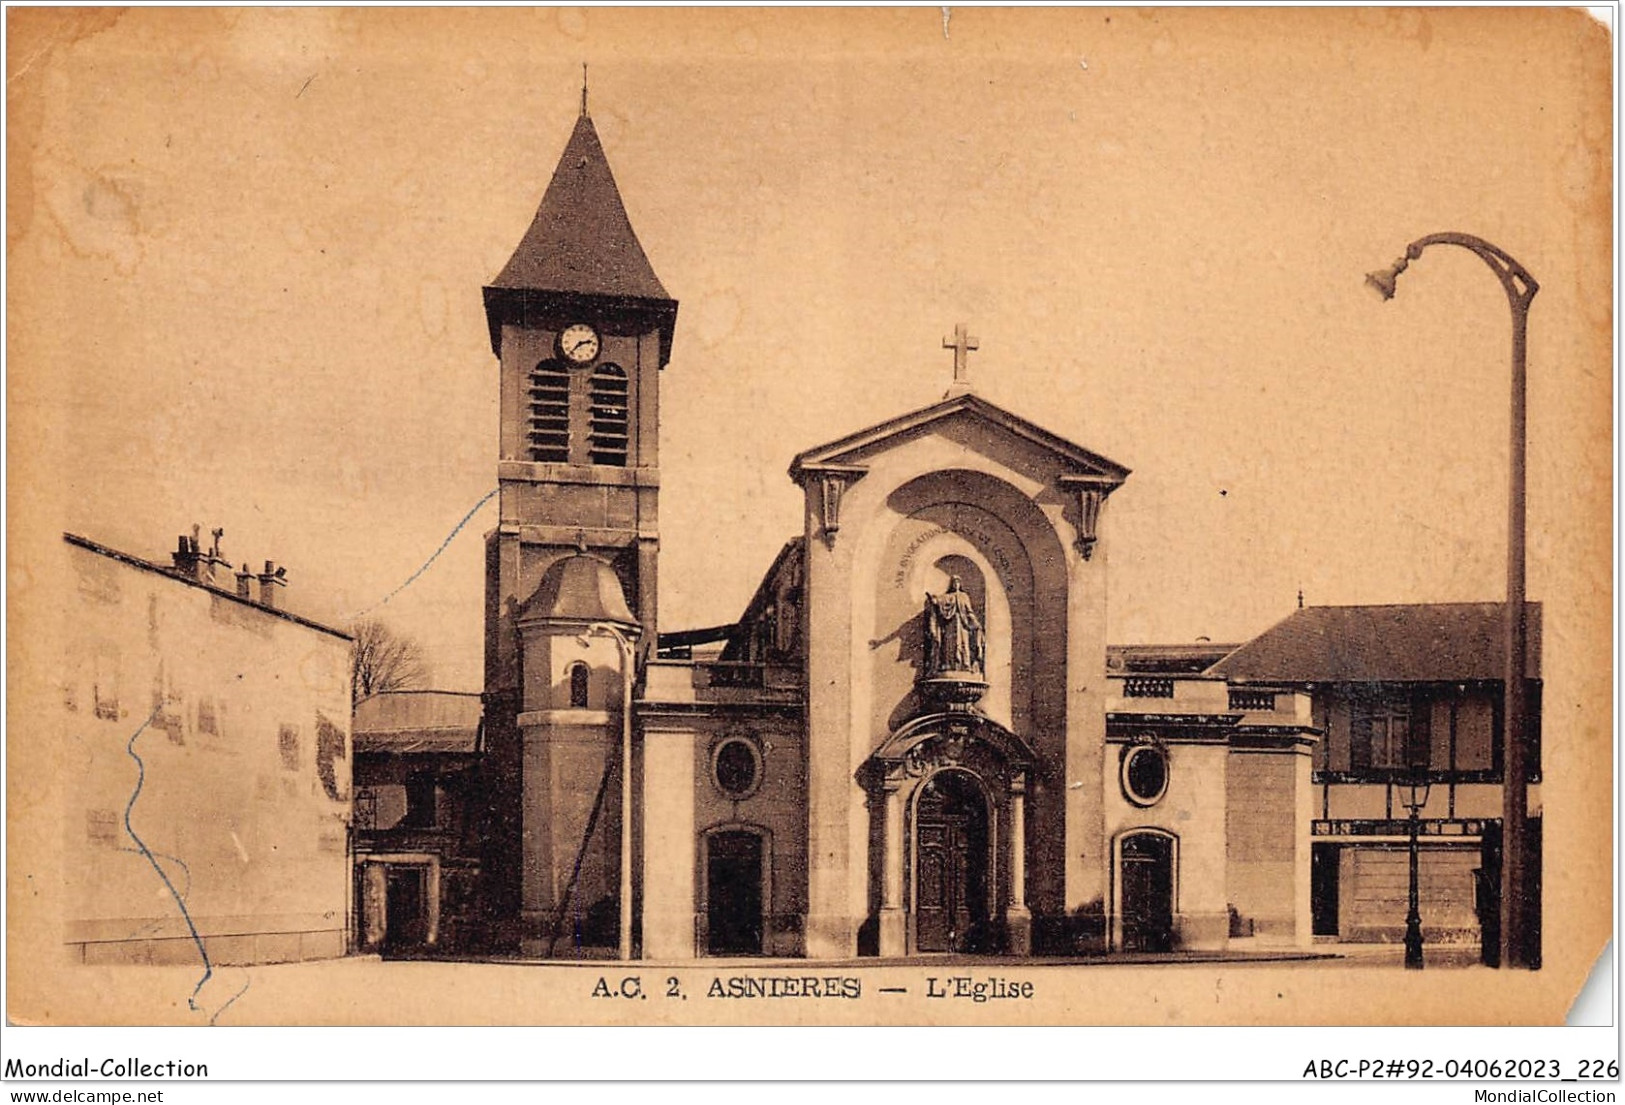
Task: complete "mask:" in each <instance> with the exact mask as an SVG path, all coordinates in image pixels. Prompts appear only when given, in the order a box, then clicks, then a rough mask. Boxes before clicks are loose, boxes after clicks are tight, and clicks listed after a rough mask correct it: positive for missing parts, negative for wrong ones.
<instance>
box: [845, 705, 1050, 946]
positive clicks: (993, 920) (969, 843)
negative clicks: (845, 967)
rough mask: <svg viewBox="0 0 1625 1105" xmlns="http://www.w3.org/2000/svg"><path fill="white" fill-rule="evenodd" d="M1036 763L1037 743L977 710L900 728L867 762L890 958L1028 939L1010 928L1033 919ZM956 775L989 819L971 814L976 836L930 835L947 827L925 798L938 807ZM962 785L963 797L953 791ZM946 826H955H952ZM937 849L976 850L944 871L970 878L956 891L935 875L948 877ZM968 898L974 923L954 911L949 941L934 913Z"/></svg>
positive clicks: (876, 880) (876, 901)
mask: <svg viewBox="0 0 1625 1105" xmlns="http://www.w3.org/2000/svg"><path fill="white" fill-rule="evenodd" d="M1035 761H1036V756H1035V753H1034V752H1033V749H1032V747H1031V746H1030V745H1028V744H1027V742H1026V741H1024V740H1022V738H1021V737H1019V736H1018V735H1016V734H1015V733H1013V732H1012V731H1010V730H1009V729H1007V728H1006V727H1004V726H1002V725H1000V724H998V723H997V722H994V721H991V720H989V719H988V718H985V717H982V716H980V715H978V714H975V713H973V712H969V711H950V712H944V713H936V714H929V715H926V716H923V717H919V718H915V719H914V720H912V721H910V722H909V723H907V724H906V725H904V726H902V727H900V728H899V729H898V730H897V731H896V732H894V733H892V734H891V735H890V736H889V737H888V738H887V739H886V740H885V742H883V743H882V744H881V746H880V747H879V748H878V749H876V751H875V753H874V755H873V756H871V757H870V759H869V760H868V761H867V762H866V763H865V764H864V766H863V768H862V770H861V771H860V772H859V781H860V783H861V784H862V785H863V786H864V787H865V789H866V790H867V791H868V792H869V795H870V802H869V808H870V810H871V816H872V818H873V819H874V822H873V824H872V826H871V834H870V839H871V841H872V842H873V851H872V852H871V857H870V858H871V864H870V875H871V890H872V893H871V900H872V902H873V907H874V911H875V913H876V915H877V927H878V931H879V933H880V938H879V952H880V954H881V955H902V954H912V953H914V952H916V951H993V950H998V949H1000V948H1005V947H1010V946H1018V947H1019V946H1021V945H1022V944H1023V942H1024V940H1025V935H1024V934H1023V935H1022V936H1021V937H1018V938H1016V939H1012V938H1011V937H1010V935H1009V931H1008V930H1009V925H1010V923H1011V919H1012V918H1013V917H1015V918H1018V919H1019V921H1018V923H1020V924H1023V925H1024V924H1025V923H1026V922H1025V918H1026V917H1027V900H1026V814H1025V801H1026V792H1027V780H1028V775H1029V773H1030V772H1031V770H1032V768H1033V765H1034V763H1035ZM949 779H954V780H959V779H963V780H966V781H967V782H968V785H969V786H970V787H973V788H974V794H975V795H976V796H977V799H978V801H980V802H981V803H982V804H983V807H984V809H985V819H983V818H979V817H977V816H973V817H969V818H964V817H961V820H963V821H965V822H966V825H965V832H966V833H967V834H968V835H967V837H966V839H965V840H961V841H958V842H957V844H956V843H955V842H954V841H952V840H948V841H943V840H939V839H936V838H933V837H932V836H930V835H928V834H924V833H922V830H924V829H935V828H937V826H936V825H935V824H930V823H928V819H925V818H924V814H922V809H923V807H922V801H924V802H927V803H928V804H929V803H930V802H931V801H932V793H931V792H932V787H933V785H934V783H936V784H938V785H939V786H940V784H941V782H942V781H946V780H949ZM940 789H942V790H943V791H944V793H943V794H942V795H940V796H939V797H940V798H941V799H943V800H944V801H945V802H946V803H948V804H952V803H954V802H955V801H958V802H960V803H961V804H963V799H964V795H965V793H966V791H965V788H963V787H941V788H940ZM954 790H956V791H957V792H958V793H957V795H956V794H952V793H948V792H949V791H954ZM937 804H938V805H940V804H942V803H941V802H939V803H937ZM960 812H961V813H966V812H974V811H968V810H961V811H960ZM939 820H940V819H939ZM950 820H951V819H950ZM943 831H944V832H947V833H949V834H951V833H952V832H953V831H955V830H954V827H953V825H951V824H946V823H945V824H944V826H943ZM978 834H983V835H978ZM934 848H947V849H948V850H949V851H952V850H954V849H955V848H958V850H959V854H960V855H961V856H962V857H964V856H968V857H970V862H968V863H966V864H965V865H964V866H963V868H962V869H956V870H952V871H949V872H947V874H946V875H944V876H943V877H945V878H948V879H950V880H952V879H958V880H960V881H959V882H957V883H952V884H951V885H948V886H947V888H946V889H943V886H942V884H941V883H940V882H932V881H931V879H930V878H927V877H925V876H926V874H927V873H929V872H936V873H937V874H939V875H941V874H942V872H941V871H939V870H938V869H937V868H933V867H932V866H931V863H932V855H931V850H932V849H934ZM922 856H924V859H925V862H924V863H923V864H922ZM922 888H923V889H922ZM978 895H979V897H977V896H978ZM962 905H963V906H965V908H964V909H963V910H962V913H963V916H964V917H965V918H968V919H969V921H970V922H971V924H972V927H971V928H969V929H965V928H963V926H964V924H965V922H964V921H963V920H961V921H958V922H956V921H954V920H953V918H951V917H950V918H948V919H947V921H946V922H945V925H946V928H945V930H944V931H946V933H947V936H946V940H945V942H944V940H943V937H942V932H941V931H938V930H936V929H933V927H932V923H933V921H934V920H935V919H934V918H933V915H932V914H933V910H947V911H948V912H950V913H952V912H953V911H954V910H955V909H956V908H958V907H959V906H962ZM962 938H963V939H962ZM967 941H968V942H967Z"/></svg>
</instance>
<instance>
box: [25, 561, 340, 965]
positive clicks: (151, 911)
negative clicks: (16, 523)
mask: <svg viewBox="0 0 1625 1105" xmlns="http://www.w3.org/2000/svg"><path fill="white" fill-rule="evenodd" d="M219 536H220V535H219V534H218V533H217V534H216V535H215V543H214V546H213V547H212V548H211V549H209V550H208V551H203V550H202V549H200V547H199V543H198V538H197V536H196V534H195V533H194V534H193V535H192V536H190V537H188V536H182V537H181V538H180V540H179V543H178V545H179V547H178V548H177V550H176V552H175V553H174V555H173V557H172V562H171V563H169V564H162V563H155V562H153V561H149V560H146V559H143V558H141V557H137V556H133V555H131V554H129V553H125V552H120V551H118V550H116V549H111V548H108V547H107V546H105V545H102V544H99V543H97V542H95V541H92V540H89V539H87V538H84V537H80V536H77V535H74V534H66V535H64V542H63V546H62V547H63V552H64V555H65V556H66V558H67V561H68V575H67V578H68V579H69V580H71V581H72V583H73V588H72V590H71V591H69V592H68V593H67V594H66V595H65V606H64V609H63V615H62V633H63V635H64V637H65V639H66V648H67V652H66V655H65V656H64V657H63V665H62V672H63V677H62V687H61V699H60V701H61V711H60V713H58V714H57V717H56V720H57V721H58V723H59V729H60V732H59V733H58V738H57V746H58V747H59V748H60V749H61V753H62V755H61V758H60V763H61V765H62V770H63V772H64V773H65V777H64V780H63V793H64V795H66V804H65V806H64V810H65V817H64V819H63V827H62V832H63V834H64V841H63V849H62V855H63V865H62V871H63V875H64V887H65V902H66V913H65V922H66V923H65V930H64V933H63V939H64V941H65V942H66V944H67V945H68V947H69V949H70V950H71V952H72V954H73V956H74V957H75V958H76V959H78V960H80V961H82V962H85V963H130V962H141V963H196V962H200V961H202V960H204V959H205V958H206V960H207V962H209V963H211V964H214V965H222V964H246V963H275V962H283V961H288V960H299V959H314V958H322V957H327V956H339V955H343V954H344V952H345V950H346V943H347V936H348V931H349V912H348V911H349V882H350V861H349V855H348V851H347V842H348V829H349V826H348V817H349V812H350V764H351V751H350V663H349V645H350V639H349V638H348V637H347V636H346V635H345V634H344V633H342V632H340V631H338V630H336V629H332V628H330V627H328V626H325V625H321V624H319V623H317V622H314V621H311V620H310V619H308V618H304V617H301V616H300V615H298V614H295V613H292V612H290V611H288V610H286V609H283V608H282V604H281V602H280V601H279V599H280V596H279V595H278V592H279V590H280V589H281V587H282V586H283V582H284V580H285V578H286V573H285V572H283V571H281V570H279V569H277V568H276V567H275V566H274V565H272V564H270V563H267V564H266V565H265V569H264V571H262V572H253V571H252V570H250V569H249V568H248V567H247V566H244V567H242V568H241V569H239V570H237V571H236V572H235V573H233V571H232V566H231V565H230V564H228V563H226V561H225V560H223V559H222V558H221V556H220V549H219Z"/></svg>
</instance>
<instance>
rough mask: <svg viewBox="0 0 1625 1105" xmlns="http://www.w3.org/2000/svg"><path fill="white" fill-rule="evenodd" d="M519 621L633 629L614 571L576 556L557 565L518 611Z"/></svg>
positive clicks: (595, 560) (592, 559) (593, 558)
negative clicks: (590, 623) (616, 626)
mask: <svg viewBox="0 0 1625 1105" xmlns="http://www.w3.org/2000/svg"><path fill="white" fill-rule="evenodd" d="M519 617H520V621H521V622H528V621H532V620H536V621H565V622H609V623H612V624H615V625H622V626H630V627H633V628H635V627H636V626H637V624H638V620H637V619H636V618H635V617H633V616H632V611H631V609H630V608H629V607H628V606H627V605H626V593H625V592H624V591H622V590H621V581H620V580H619V579H617V578H616V576H615V569H613V568H611V567H610V566H609V565H608V564H606V563H605V562H604V561H602V560H600V559H598V558H597V557H596V556H588V555H587V554H585V553H577V554H575V555H572V556H567V557H565V558H564V559H562V560H559V561H556V562H555V563H554V564H553V565H552V567H550V568H548V569H547V571H546V572H545V573H543V575H542V582H541V583H540V584H539V585H538V586H537V588H536V593H535V594H534V595H532V596H531V597H530V598H529V600H527V601H526V603H525V605H524V607H523V608H522V609H521V610H520V614H519Z"/></svg>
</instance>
